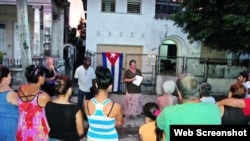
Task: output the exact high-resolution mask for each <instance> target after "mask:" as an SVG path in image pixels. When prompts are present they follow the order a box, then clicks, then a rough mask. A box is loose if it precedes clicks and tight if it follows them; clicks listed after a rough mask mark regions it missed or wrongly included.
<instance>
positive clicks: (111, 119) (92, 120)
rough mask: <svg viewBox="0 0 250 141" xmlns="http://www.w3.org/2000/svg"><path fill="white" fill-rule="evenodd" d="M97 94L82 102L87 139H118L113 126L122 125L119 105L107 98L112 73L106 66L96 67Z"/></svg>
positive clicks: (93, 140) (109, 140)
mask: <svg viewBox="0 0 250 141" xmlns="http://www.w3.org/2000/svg"><path fill="white" fill-rule="evenodd" d="M95 73H96V82H95V85H96V88H97V89H98V92H97V94H96V95H95V97H94V98H92V99H90V100H86V101H85V102H84V111H85V114H86V115H87V119H88V123H89V129H88V132H87V141H118V139H119V138H118V133H117V130H116V128H115V126H118V127H120V126H122V125H123V116H122V108H121V106H120V105H119V104H118V103H116V102H113V101H111V100H110V99H109V98H108V95H109V92H110V91H111V89H112V74H111V72H110V70H109V69H108V68H105V67H102V66H98V67H97V68H96V71H95Z"/></svg>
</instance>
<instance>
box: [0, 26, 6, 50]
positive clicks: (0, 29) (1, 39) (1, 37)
mask: <svg viewBox="0 0 250 141" xmlns="http://www.w3.org/2000/svg"><path fill="white" fill-rule="evenodd" d="M5 36H6V32H5V24H0V51H1V52H3V53H6V44H5V41H6V37H5Z"/></svg>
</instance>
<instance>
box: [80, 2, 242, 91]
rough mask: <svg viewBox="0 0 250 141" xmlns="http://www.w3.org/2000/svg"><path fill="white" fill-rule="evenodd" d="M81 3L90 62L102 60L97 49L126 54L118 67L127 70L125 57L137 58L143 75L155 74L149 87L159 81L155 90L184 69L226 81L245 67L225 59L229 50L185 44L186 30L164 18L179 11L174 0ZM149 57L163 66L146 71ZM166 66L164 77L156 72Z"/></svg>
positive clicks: (230, 56) (229, 57) (199, 44)
mask: <svg viewBox="0 0 250 141" xmlns="http://www.w3.org/2000/svg"><path fill="white" fill-rule="evenodd" d="M83 1H84V3H86V5H87V7H86V9H87V10H86V9H85V10H86V18H87V19H86V20H87V28H86V50H89V51H92V52H95V53H96V57H95V63H96V65H101V63H102V61H101V57H98V54H100V53H101V52H119V53H123V54H124V55H125V56H126V57H125V60H124V63H123V70H125V69H127V68H128V62H129V60H130V59H135V60H137V66H138V68H139V69H141V70H142V71H143V73H144V74H149V73H154V74H155V75H152V76H150V77H148V78H147V79H149V80H153V81H155V82H152V83H154V85H159V86H158V87H157V88H156V89H158V92H157V93H160V92H161V84H162V81H164V80H166V79H168V78H171V79H175V76H177V75H178V74H181V73H184V72H190V73H194V74H195V75H196V76H197V77H200V80H201V81H205V80H208V79H207V78H211V77H212V78H216V79H217V78H219V79H221V78H225V79H230V80H229V81H227V80H225V81H227V82H228V83H225V84H227V85H228V84H230V83H231V82H232V79H233V80H234V79H235V78H236V76H237V74H238V72H240V71H242V70H246V67H239V66H233V65H232V62H231V60H227V59H231V58H232V54H230V53H228V52H218V51H210V50H208V48H206V47H204V46H203V44H202V43H201V42H193V43H190V42H189V40H188V39H187V34H186V33H183V32H182V30H181V29H180V28H178V27H177V26H176V25H174V21H173V20H171V18H170V17H171V15H172V14H174V13H175V12H176V11H180V10H181V9H180V7H179V4H180V3H179V2H178V1H175V0H150V1H148V0H83ZM143 56H144V57H143ZM145 56H146V57H145ZM149 56H156V63H158V64H165V66H161V65H153V67H159V68H153V69H152V64H149V63H148V62H149V60H150V57H149ZM209 57H213V58H222V59H223V61H222V62H220V61H221V60H220V61H218V60H216V61H217V62H216V61H215V62H212V63H213V64H212V63H211V64H212V65H211V66H210V64H209V65H207V64H206V63H204V62H205V61H202V59H207V58H209ZM151 59H152V58H151ZM214 64H216V65H214ZM169 68H171V71H168V72H166V73H164V75H161V74H162V73H159V72H160V71H166V70H167V69H169ZM150 75H151V74H150ZM166 76H167V77H166ZM168 76H169V77H168ZM172 76H174V77H172ZM205 77H206V78H205ZM204 78H205V79H204ZM209 80H211V79H209ZM212 81H213V80H212ZM215 81H216V80H215ZM217 87H218V86H217ZM225 87H227V86H225ZM215 89H216V86H215ZM218 89H220V87H218ZM227 89H228V88H225V89H222V90H220V91H227ZM156 91H157V90H156Z"/></svg>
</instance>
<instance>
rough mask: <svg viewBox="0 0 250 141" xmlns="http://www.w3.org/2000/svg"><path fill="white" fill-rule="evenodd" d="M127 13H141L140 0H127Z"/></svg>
mask: <svg viewBox="0 0 250 141" xmlns="http://www.w3.org/2000/svg"><path fill="white" fill-rule="evenodd" d="M127 8H128V9H127V12H128V13H141V0H128V6H127Z"/></svg>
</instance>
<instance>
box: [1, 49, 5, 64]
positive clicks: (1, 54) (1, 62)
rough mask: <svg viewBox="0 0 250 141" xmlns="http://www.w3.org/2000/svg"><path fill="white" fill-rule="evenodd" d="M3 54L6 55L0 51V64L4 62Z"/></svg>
mask: <svg viewBox="0 0 250 141" xmlns="http://www.w3.org/2000/svg"><path fill="white" fill-rule="evenodd" d="M3 55H4V54H3V52H1V51H0V64H2V63H3Z"/></svg>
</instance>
